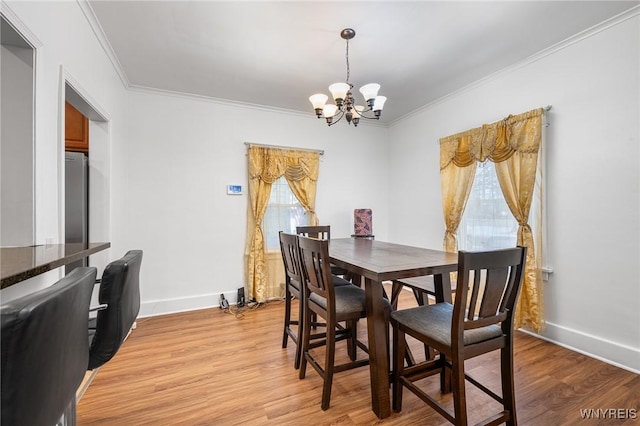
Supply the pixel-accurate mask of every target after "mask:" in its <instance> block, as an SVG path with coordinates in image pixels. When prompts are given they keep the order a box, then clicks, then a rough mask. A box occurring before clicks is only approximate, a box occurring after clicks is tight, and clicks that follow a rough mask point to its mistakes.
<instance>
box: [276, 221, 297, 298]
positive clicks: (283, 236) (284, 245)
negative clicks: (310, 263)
mask: <svg viewBox="0 0 640 426" xmlns="http://www.w3.org/2000/svg"><path fill="white" fill-rule="evenodd" d="M280 251H281V252H282V261H283V263H284V272H285V275H286V277H285V279H286V281H287V285H293V286H294V289H293V290H299V289H300V283H301V282H302V280H301V279H300V259H299V255H298V236H297V235H294V234H287V233H285V232H282V231H280ZM295 296H296V297H299V296H300V295H299V294H295Z"/></svg>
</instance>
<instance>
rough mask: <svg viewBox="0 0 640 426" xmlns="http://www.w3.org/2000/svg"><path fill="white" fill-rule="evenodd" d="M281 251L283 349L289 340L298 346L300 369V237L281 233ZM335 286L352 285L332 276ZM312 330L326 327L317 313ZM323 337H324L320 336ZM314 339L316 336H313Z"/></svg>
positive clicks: (296, 355)
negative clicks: (294, 307) (295, 304)
mask: <svg viewBox="0 0 640 426" xmlns="http://www.w3.org/2000/svg"><path fill="white" fill-rule="evenodd" d="M279 238H280V251H281V252H282V261H283V263H284V271H285V299H284V330H283V334H282V347H283V348H286V347H287V343H288V341H289V339H291V340H292V341H293V343H294V344H295V345H296V354H295V359H294V367H295V368H296V369H298V368H300V359H301V353H302V338H301V336H302V323H303V315H304V306H305V298H304V297H303V291H304V288H303V287H301V285H300V283H301V282H302V279H301V276H300V254H299V248H298V236H297V235H295V234H287V233H285V232H282V231H280V233H279ZM331 279H332V281H333V285H334V286H336V287H338V286H343V285H351V283H349V282H348V281H346V280H344V279H342V278H340V277H338V276H335V275H332V277H331ZM294 297H295V298H297V299H298V311H297V313H295V314H297V315H296V316H295V317H294V318H292V314H294V313H292V312H291V311H292V308H291V301H292V299H293V298H294ZM311 323H312V328H314V329H315V328H317V327H318V326H325V325H326V324H324V323H318V322H317V318H316V315H315V313H314V314H312V318H311ZM291 326H297V331H294V330H293V329H292V328H291ZM320 337H322V336H320ZM311 338H314V335H312V336H311Z"/></svg>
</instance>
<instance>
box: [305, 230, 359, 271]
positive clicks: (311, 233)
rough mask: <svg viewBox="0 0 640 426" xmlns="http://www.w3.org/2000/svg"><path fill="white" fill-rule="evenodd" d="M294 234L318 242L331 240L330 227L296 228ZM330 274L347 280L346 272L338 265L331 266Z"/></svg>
mask: <svg viewBox="0 0 640 426" xmlns="http://www.w3.org/2000/svg"><path fill="white" fill-rule="evenodd" d="M296 234H298V235H302V236H303V237H310V238H317V239H319V240H331V226H330V225H316V226H297V227H296ZM331 273H332V274H333V275H338V276H341V277H343V278H346V279H349V276H348V271H347V270H346V269H344V268H341V267H339V266H338V265H331Z"/></svg>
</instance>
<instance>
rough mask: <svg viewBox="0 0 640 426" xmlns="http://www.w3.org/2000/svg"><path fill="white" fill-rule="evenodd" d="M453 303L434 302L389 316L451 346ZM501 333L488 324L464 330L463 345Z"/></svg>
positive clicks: (496, 327) (498, 328)
mask: <svg viewBox="0 0 640 426" xmlns="http://www.w3.org/2000/svg"><path fill="white" fill-rule="evenodd" d="M452 317H453V305H452V304H450V303H436V304H435V305H426V306H418V307H416V308H411V309H404V310H401V311H394V312H392V313H391V318H392V319H393V320H395V321H397V322H398V323H400V324H402V325H405V326H407V327H409V328H411V329H413V330H415V331H417V332H418V333H420V334H423V335H425V336H428V337H430V338H431V339H433V340H435V341H436V342H439V343H441V344H443V345H445V346H451V319H452ZM501 335H502V329H501V328H500V327H499V326H497V325H489V326H486V327H480V328H476V329H472V330H465V331H464V337H463V341H464V344H465V346H467V345H472V344H474V343H480V342H483V341H485V340H489V339H493V338H496V337H499V336H501Z"/></svg>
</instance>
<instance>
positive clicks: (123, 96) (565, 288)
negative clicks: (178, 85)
mask: <svg viewBox="0 0 640 426" xmlns="http://www.w3.org/2000/svg"><path fill="white" fill-rule="evenodd" d="M2 7H3V11H4V12H5V13H8V16H9V18H10V20H18V21H20V24H21V25H23V26H24V27H26V28H27V29H28V30H29V31H30V32H31V33H32V34H33V35H34V36H35V37H36V38H37V40H38V43H37V53H36V105H35V108H36V136H35V138H36V146H35V150H36V242H37V243H44V242H45V241H46V240H48V239H52V241H53V242H58V241H60V239H61V232H62V231H61V223H62V220H61V214H62V213H63V211H62V210H63V208H62V206H61V200H63V198H62V195H63V194H62V193H61V192H62V188H63V187H64V186H63V185H62V180H61V179H62V177H61V176H62V175H63V174H62V173H61V171H62V170H61V165H62V158H63V157H62V148H61V147H62V141H61V135H62V130H61V129H62V128H61V121H60V120H61V112H60V109H61V107H62V105H63V101H64V84H62V85H61V73H63V72H64V73H67V74H68V75H70V76H72V77H73V79H74V81H75V82H77V83H78V84H79V85H80V86H81V87H82V88H83V90H84V91H85V92H86V93H88V94H89V95H90V96H91V98H92V99H93V100H95V101H96V102H97V103H98V104H99V106H100V109H101V110H102V111H104V112H105V113H106V115H107V116H108V117H109V119H110V121H109V122H108V123H105V124H104V125H102V126H100V133H101V139H102V140H104V141H105V142H104V143H105V144H106V145H108V146H101V147H100V149H99V150H97V151H96V155H98V156H102V157H106V158H98V159H97V161H100V164H101V168H100V170H101V173H103V174H104V175H103V176H101V177H102V178H103V179H104V182H110V185H109V184H106V185H105V187H107V188H108V190H109V191H110V194H106V196H105V197H104V198H103V199H104V200H106V202H107V203H109V204H110V210H105V211H103V212H102V217H104V220H105V224H104V225H103V227H102V231H103V233H102V235H106V236H108V235H110V236H111V238H110V241H111V242H112V249H111V250H110V251H109V255H110V256H111V258H116V257H120V256H121V255H122V254H123V253H124V251H126V250H128V249H131V248H142V249H143V250H145V260H144V262H143V272H142V297H143V311H142V314H143V315H150V314H158V313H163V312H170V311H173V310H182V309H193V308H197V307H202V306H212V305H214V304H216V302H217V294H218V293H219V292H223V291H224V292H229V291H234V290H235V289H236V288H238V287H239V286H241V285H242V284H243V282H244V277H243V270H244V268H243V254H244V244H245V220H246V219H245V217H246V200H247V196H246V195H243V196H239V197H232V196H227V195H226V193H225V186H226V185H227V184H229V183H241V184H243V185H245V187H246V158H245V152H246V147H245V146H244V144H243V142H245V141H250V142H255V143H262V144H276V145H287V146H293V147H308V148H316V149H324V150H325V155H324V156H323V157H322V165H321V171H320V182H319V191H318V198H317V210H318V215H319V217H320V220H321V222H322V223H330V224H331V225H332V228H333V229H332V235H333V236H335V237H340V236H348V235H350V234H351V226H352V211H353V209H354V208H362V207H370V208H372V209H373V211H374V231H375V234H376V237H377V238H379V239H381V240H393V241H398V242H405V243H410V244H415V245H423V246H428V247H440V246H441V244H442V235H443V232H444V226H443V221H442V212H441V210H442V209H441V203H440V180H439V172H438V158H439V152H438V139H439V138H440V137H442V136H446V135H449V134H452V133H456V132H458V131H461V130H464V129H467V128H470V127H476V126H478V125H480V124H482V123H488V122H493V121H495V120H498V119H501V118H503V117H504V116H506V115H507V114H509V113H519V112H523V111H526V110H529V109H532V108H535V107H540V106H544V105H548V104H552V105H553V109H552V110H551V113H550V114H549V121H550V122H551V126H550V127H549V128H548V130H549V149H548V151H547V159H548V163H547V170H548V176H547V177H548V201H549V203H548V206H547V211H548V216H549V252H548V261H547V263H548V264H549V265H550V266H552V267H553V269H554V273H553V274H552V275H551V278H550V281H549V282H548V283H547V285H546V288H545V292H546V317H547V320H548V325H547V332H546V336H547V337H549V338H551V339H554V340H556V341H558V342H561V343H563V344H566V345H570V346H573V347H575V348H577V349H579V350H582V351H585V352H589V353H591V354H593V355H596V356H600V357H603V358H605V359H607V360H609V361H610V362H614V363H620V364H622V365H624V366H626V367H627V368H634V369H636V370H640V355H639V354H640V349H639V348H640V330H639V324H640V310H639V309H638V304H639V303H638V302H639V301H640V283H639V278H638V277H639V274H638V272H639V268H638V266H639V265H638V262H639V258H640V250H639V239H638V236H639V220H638V218H639V216H640V215H639V204H640V202H639V198H638V197H639V196H638V193H639V189H638V184H639V181H640V178H639V169H640V165H639V151H638V142H639V141H638V134H639V122H638V120H639V118H638V117H639V116H640V108H639V105H638V101H639V99H638V93H639V90H640V87H639V86H640V85H639V83H638V79H639V77H638V76H639V74H640V70H639V68H638V67H639V63H640V58H639V46H638V40H639V34H638V28H639V23H638V19H639V18H638V16H637V14H636V15H635V16H633V17H631V18H630V19H628V20H624V21H621V22H618V23H616V24H615V25H613V26H612V27H611V28H602V29H601V30H602V31H600V32H593V33H591V34H589V36H587V37H585V38H583V39H579V40H575V43H573V44H567V45H566V46H563V48H558V49H554V50H552V51H549V52H547V53H548V54H547V55H539V56H538V57H536V58H535V60H532V61H530V62H527V63H523V64H519V66H516V67H513V68H512V69H509V70H507V71H505V72H503V73H499V74H497V75H495V76H493V77H492V78H489V79H487V80H485V81H483V82H481V83H479V84H476V85H473V86H472V87H468V88H466V89H464V90H461V91H460V92H459V93H456V94H454V95H451V96H449V97H447V98H445V99H443V100H441V101H440V102H438V103H435V104H433V105H429V106H427V107H425V108H424V109H423V110H422V111H419V112H417V113H416V114H414V115H412V116H410V117H409V118H407V119H405V120H403V121H401V122H399V123H397V124H395V125H394V126H392V127H391V128H389V129H386V128H382V127H376V126H367V125H365V124H363V125H361V126H360V127H358V129H353V128H351V127H348V126H341V125H336V126H333V127H331V128H327V127H326V125H324V124H322V122H321V121H319V120H316V119H315V118H313V117H312V115H311V114H309V115H300V114H292V113H286V112H279V111H268V110H264V109H259V108H251V107H242V106H234V105H228V104H219V103H214V102H208V101H204V100H196V99H189V98H183V97H174V96H167V95H159V94H150V93H143V92H136V91H127V90H126V89H124V87H123V85H122V82H121V81H120V80H119V78H118V75H117V73H116V72H115V71H114V68H113V66H112V65H111V63H110V62H109V60H108V57H107V55H106V54H105V53H104V52H103V50H102V48H101V46H100V45H99V43H98V41H97V39H96V38H95V36H94V34H93V33H92V30H91V29H90V26H89V24H88V23H87V20H86V18H85V16H84V15H83V13H82V11H81V8H80V6H79V5H78V3H75V2H22V1H15V2H14V1H12V2H7V3H5V2H3V3H2ZM340 124H342V123H340ZM102 133H104V134H102ZM103 166H104V167H103ZM50 277H51V275H50V274H49V275H47V279H50Z"/></svg>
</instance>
